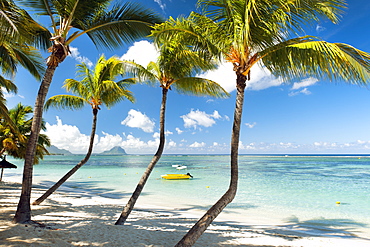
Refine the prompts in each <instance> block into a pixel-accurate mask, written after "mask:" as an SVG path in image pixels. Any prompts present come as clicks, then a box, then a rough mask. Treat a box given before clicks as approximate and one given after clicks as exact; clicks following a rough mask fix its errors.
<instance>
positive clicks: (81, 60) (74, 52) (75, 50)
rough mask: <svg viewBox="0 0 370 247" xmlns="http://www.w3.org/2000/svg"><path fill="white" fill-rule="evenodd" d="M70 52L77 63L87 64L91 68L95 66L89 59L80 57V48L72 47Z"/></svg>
mask: <svg viewBox="0 0 370 247" xmlns="http://www.w3.org/2000/svg"><path fill="white" fill-rule="evenodd" d="M69 50H70V51H71V54H70V56H71V57H72V58H73V59H75V60H76V61H77V62H79V63H85V64H86V65H87V66H89V67H91V66H93V63H92V62H91V61H90V60H89V59H88V58H87V57H84V56H80V52H79V51H78V48H76V47H72V46H70V47H69Z"/></svg>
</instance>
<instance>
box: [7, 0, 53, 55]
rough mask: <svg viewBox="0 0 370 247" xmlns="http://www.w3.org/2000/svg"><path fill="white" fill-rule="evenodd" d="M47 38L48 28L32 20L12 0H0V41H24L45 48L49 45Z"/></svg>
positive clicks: (48, 35) (48, 36)
mask: <svg viewBox="0 0 370 247" xmlns="http://www.w3.org/2000/svg"><path fill="white" fill-rule="evenodd" d="M49 38H50V34H49V32H48V30H47V29H46V28H44V27H42V26H41V25H39V24H38V23H37V22H36V21H34V20H33V19H32V17H31V16H30V15H29V14H28V13H27V12H26V11H25V10H24V9H21V8H20V7H18V6H17V5H16V4H15V2H14V1H13V0H0V43H2V42H4V41H7V42H12V43H16V42H17V43H22V42H25V43H27V44H30V45H34V46H36V47H41V48H46V47H48V46H50V41H49Z"/></svg>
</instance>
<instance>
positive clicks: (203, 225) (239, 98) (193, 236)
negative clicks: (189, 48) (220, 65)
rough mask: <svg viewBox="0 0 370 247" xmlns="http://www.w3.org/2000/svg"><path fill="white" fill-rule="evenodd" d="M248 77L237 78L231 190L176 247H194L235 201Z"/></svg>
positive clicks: (232, 141)
mask: <svg viewBox="0 0 370 247" xmlns="http://www.w3.org/2000/svg"><path fill="white" fill-rule="evenodd" d="M245 81H246V77H245V76H244V75H239V74H238V77H237V94H236V105H235V112H234V123H233V130H232V136H231V157H230V158H231V161H230V163H231V171H230V172H231V178H230V185H229V189H228V190H227V191H226V192H225V194H224V195H223V196H222V197H221V198H220V199H219V200H218V201H217V202H216V203H215V204H214V205H213V206H212V207H211V208H210V209H209V210H208V211H207V212H206V213H205V214H204V215H203V217H202V218H200V219H199V220H198V222H197V223H195V225H194V226H193V227H192V228H191V229H190V230H189V231H188V233H187V234H186V235H185V236H184V237H183V238H182V239H181V240H180V241H179V242H178V243H177V244H176V247H183V246H193V244H194V243H195V242H196V241H197V240H198V238H199V237H200V236H201V235H202V234H203V232H204V231H205V230H206V229H207V228H208V226H209V225H210V224H211V223H212V221H213V220H214V219H215V218H216V217H217V216H218V215H219V214H220V213H221V212H222V210H223V209H224V208H225V207H226V206H227V205H228V204H229V203H230V202H232V200H233V199H234V197H235V195H236V191H237V188H238V148H239V135H240V124H241V118H242V112H243V102H244V90H245V85H246V84H245Z"/></svg>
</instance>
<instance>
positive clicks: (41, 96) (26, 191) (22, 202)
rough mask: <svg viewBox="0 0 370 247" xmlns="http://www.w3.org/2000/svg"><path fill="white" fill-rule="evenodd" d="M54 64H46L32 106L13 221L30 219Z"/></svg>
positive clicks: (22, 221)
mask: <svg viewBox="0 0 370 247" xmlns="http://www.w3.org/2000/svg"><path fill="white" fill-rule="evenodd" d="M55 69H56V66H48V67H47V69H46V72H45V75H44V78H43V79H42V82H41V85H40V88H39V91H38V94H37V98H36V102H35V107H34V114H33V120H32V126H31V134H30V137H29V139H28V143H27V148H26V156H25V160H24V168H23V179H22V192H21V196H20V198H19V202H18V207H17V211H16V213H15V216H14V218H13V222H14V223H25V222H28V221H30V220H31V205H30V202H31V190H32V174H33V164H34V160H35V153H36V147H37V141H38V139H39V134H40V130H41V123H42V113H43V109H44V103H45V99H46V95H47V93H48V91H49V87H50V84H51V81H52V79H53V76H54V72H55Z"/></svg>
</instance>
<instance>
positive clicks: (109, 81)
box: [45, 56, 135, 110]
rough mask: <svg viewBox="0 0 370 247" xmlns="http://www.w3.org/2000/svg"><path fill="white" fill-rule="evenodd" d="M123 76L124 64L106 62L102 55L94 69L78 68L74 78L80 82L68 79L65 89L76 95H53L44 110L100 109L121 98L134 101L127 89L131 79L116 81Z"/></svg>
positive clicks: (114, 60) (117, 59)
mask: <svg viewBox="0 0 370 247" xmlns="http://www.w3.org/2000/svg"><path fill="white" fill-rule="evenodd" d="M123 73H124V71H123V63H122V61H121V60H120V59H119V58H118V57H115V56H113V57H111V58H109V59H106V58H105V57H104V56H101V57H100V58H99V60H98V62H97V63H96V65H95V68H94V69H93V70H90V69H89V67H88V66H87V65H86V64H84V63H82V64H78V65H77V77H78V78H80V79H81V80H80V81H78V80H75V79H67V80H65V81H64V86H63V87H64V88H65V89H66V90H67V91H68V92H71V93H73V94H75V95H56V96H53V97H51V98H50V99H48V100H47V101H46V103H45V109H48V108H49V107H50V106H53V107H56V108H60V109H81V108H82V107H84V106H85V105H91V107H92V108H93V109H98V110H99V109H100V106H101V105H105V106H106V107H108V108H110V107H111V106H113V105H115V104H116V103H118V102H121V101H122V100H124V99H128V100H129V101H131V102H134V101H135V100H134V97H133V95H132V93H131V92H130V91H128V90H127V88H128V86H130V85H131V84H132V83H133V82H134V80H133V79H131V78H129V79H122V80H118V81H117V78H118V77H119V76H121V75H122V74H123Z"/></svg>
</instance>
